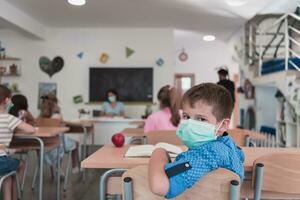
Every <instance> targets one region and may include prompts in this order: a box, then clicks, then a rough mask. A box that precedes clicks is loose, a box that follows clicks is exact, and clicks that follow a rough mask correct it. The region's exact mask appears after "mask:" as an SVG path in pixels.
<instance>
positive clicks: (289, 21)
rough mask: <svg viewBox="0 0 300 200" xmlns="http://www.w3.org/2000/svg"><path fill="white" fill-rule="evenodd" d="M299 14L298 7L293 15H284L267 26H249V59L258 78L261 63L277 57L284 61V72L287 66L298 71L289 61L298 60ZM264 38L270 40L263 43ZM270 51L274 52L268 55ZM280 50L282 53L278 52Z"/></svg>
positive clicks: (299, 48)
mask: <svg viewBox="0 0 300 200" xmlns="http://www.w3.org/2000/svg"><path fill="white" fill-rule="evenodd" d="M299 14H300V7H299V6H298V8H297V10H296V12H295V13H288V14H285V15H283V16H281V17H280V18H278V19H277V20H275V22H273V23H272V24H270V25H268V26H265V27H259V26H258V25H255V24H251V25H250V27H249V41H248V43H249V54H250V55H249V59H250V61H251V62H252V63H253V62H256V63H257V65H258V75H259V76H261V72H262V65H263V62H264V61H266V60H271V59H276V58H278V57H279V55H280V57H281V58H284V60H285V63H284V65H285V70H288V69H289V66H293V67H294V68H295V69H297V70H298V71H300V65H299V64H296V63H295V62H293V61H292V60H291V59H290V58H291V57H296V58H298V59H300V53H298V52H300V30H299V27H300V26H299V24H300V23H299V22H300V16H299ZM253 30H254V31H253ZM266 36H268V37H270V36H271V39H270V40H269V41H267V42H266V41H265V39H266V38H267V37H266ZM264 42H265V43H264ZM257 48H258V49H257ZM270 49H272V50H274V52H273V53H268V52H269V51H270ZM280 49H282V50H283V51H281V52H279V50H280ZM297 49H298V50H297ZM280 53H281V54H280Z"/></svg>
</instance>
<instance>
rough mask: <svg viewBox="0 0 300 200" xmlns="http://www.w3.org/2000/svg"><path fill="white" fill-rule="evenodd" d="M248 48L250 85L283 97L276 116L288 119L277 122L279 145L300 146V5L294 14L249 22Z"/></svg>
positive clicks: (259, 18) (259, 17)
mask: <svg viewBox="0 0 300 200" xmlns="http://www.w3.org/2000/svg"><path fill="white" fill-rule="evenodd" d="M245 46H246V57H247V62H248V65H249V68H250V70H249V71H251V72H252V77H251V76H250V77H249V78H250V80H251V82H252V83H253V84H254V85H256V86H272V87H276V88H277V89H278V90H279V91H280V92H281V93H282V94H283V99H281V100H278V107H277V113H278V116H281V115H283V116H285V118H284V117H283V118H281V117H278V119H277V127H276V133H277V134H276V141H277V143H278V144H280V145H281V146H287V147H292V146H293V147H300V5H299V6H298V7H297V9H296V11H295V12H294V13H287V14H284V15H259V16H256V17H255V18H253V19H252V20H250V21H249V22H248V23H247V25H246V45H245ZM274 98H275V97H274ZM282 113H284V114H282Z"/></svg>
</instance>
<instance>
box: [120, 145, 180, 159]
mask: <svg viewBox="0 0 300 200" xmlns="http://www.w3.org/2000/svg"><path fill="white" fill-rule="evenodd" d="M157 148H163V149H165V150H166V151H167V152H168V153H169V155H170V157H172V158H175V157H176V156H177V155H178V154H180V153H182V149H181V148H179V147H177V146H175V145H172V144H168V143H163V142H160V143H157V144H156V145H151V144H146V145H138V146H133V147H129V149H128V150H127V152H126V153H125V157H150V156H151V154H152V152H153V151H154V150H155V149H157Z"/></svg>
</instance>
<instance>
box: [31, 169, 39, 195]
mask: <svg viewBox="0 0 300 200" xmlns="http://www.w3.org/2000/svg"><path fill="white" fill-rule="evenodd" d="M38 171H39V166H38V165H37V166H36V168H35V170H34V175H33V180H32V184H31V190H34V188H35V184H36V178H37V176H38Z"/></svg>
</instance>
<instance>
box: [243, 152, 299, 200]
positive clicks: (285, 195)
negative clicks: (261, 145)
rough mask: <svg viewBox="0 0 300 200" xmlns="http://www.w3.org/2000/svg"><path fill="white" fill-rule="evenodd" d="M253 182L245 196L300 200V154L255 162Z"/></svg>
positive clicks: (279, 155) (244, 188) (246, 185)
mask: <svg viewBox="0 0 300 200" xmlns="http://www.w3.org/2000/svg"><path fill="white" fill-rule="evenodd" d="M253 166H255V170H254V171H253V175H252V182H249V181H248V182H245V183H244V184H243V186H242V191H243V193H244V194H243V195H244V196H246V197H248V198H251V199H254V200H259V199H300V188H299V186H300V167H299V166H300V153H299V154H272V155H267V156H263V157H261V158H259V159H257V160H255V161H254V165H253Z"/></svg>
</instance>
